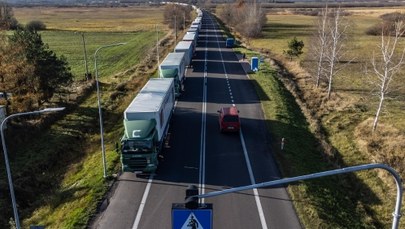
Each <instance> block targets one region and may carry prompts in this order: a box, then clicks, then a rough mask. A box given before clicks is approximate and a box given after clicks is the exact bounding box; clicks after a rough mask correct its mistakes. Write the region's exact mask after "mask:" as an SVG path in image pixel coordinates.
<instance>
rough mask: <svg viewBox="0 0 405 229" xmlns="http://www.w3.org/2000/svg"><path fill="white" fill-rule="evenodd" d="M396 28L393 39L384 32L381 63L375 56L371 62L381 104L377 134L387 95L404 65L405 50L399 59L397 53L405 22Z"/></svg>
mask: <svg viewBox="0 0 405 229" xmlns="http://www.w3.org/2000/svg"><path fill="white" fill-rule="evenodd" d="M394 28H395V31H394V35H393V38H391V35H390V34H388V35H384V29H383V30H382V32H381V44H380V45H379V46H378V47H379V51H380V52H381V54H380V55H381V56H380V57H379V61H377V60H376V57H375V55H374V54H373V59H372V62H371V64H372V66H373V69H374V74H375V75H376V78H375V79H374V80H372V81H371V83H372V84H375V85H376V86H377V87H378V97H379V103H378V107H377V111H376V114H375V116H374V121H373V127H372V130H373V132H375V131H376V129H377V125H378V120H379V118H380V115H381V111H382V109H383V104H384V101H385V98H386V95H387V94H388V93H389V92H390V90H391V85H392V82H393V81H394V77H395V76H396V75H397V73H398V72H399V71H400V70H401V67H402V65H403V64H404V55H405V48H404V49H403V50H402V52H401V53H400V54H399V57H397V55H396V53H398V52H397V45H398V42H399V40H400V39H401V38H402V36H403V35H404V33H405V24H404V22H403V21H397V22H395V27H394ZM391 39H393V40H391Z"/></svg>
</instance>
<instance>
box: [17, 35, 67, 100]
mask: <svg viewBox="0 0 405 229" xmlns="http://www.w3.org/2000/svg"><path fill="white" fill-rule="evenodd" d="M10 42H11V44H12V46H14V47H21V48H22V49H23V51H22V53H23V55H24V56H25V59H26V60H27V61H28V63H29V64H31V65H32V66H33V68H34V70H33V72H32V73H31V74H30V75H29V76H26V77H29V80H28V81H29V82H30V83H31V84H32V87H31V88H30V92H31V93H33V94H35V95H36V99H37V105H38V106H40V105H41V104H42V103H44V102H46V101H49V99H50V98H51V97H52V96H53V95H54V93H55V92H56V91H57V89H58V88H60V87H62V86H66V85H68V84H69V83H71V81H72V78H73V75H72V74H71V72H70V67H69V66H68V63H67V61H66V58H65V57H64V56H62V57H60V58H58V57H57V56H56V54H55V53H54V52H53V51H52V50H50V49H49V47H48V45H47V44H44V43H43V41H42V38H41V35H40V34H39V33H37V31H35V30H29V29H18V30H16V31H15V32H14V34H13V35H12V36H11V37H10Z"/></svg>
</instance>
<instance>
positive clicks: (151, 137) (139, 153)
mask: <svg viewBox="0 0 405 229" xmlns="http://www.w3.org/2000/svg"><path fill="white" fill-rule="evenodd" d="M174 102H175V95H174V79H165V78H153V79H150V80H149V81H148V82H147V83H146V84H145V86H144V87H143V88H142V89H141V91H140V92H139V93H138V95H137V96H136V97H135V98H134V99H133V100H132V102H131V104H130V105H129V106H128V107H127V109H126V110H125V111H124V128H125V132H124V136H123V137H122V139H121V164H122V170H123V171H124V172H143V173H153V172H155V170H156V168H157V166H158V158H159V154H160V153H161V150H162V146H163V143H164V141H165V138H166V135H167V132H168V130H169V123H170V118H171V116H172V114H173V109H174Z"/></svg>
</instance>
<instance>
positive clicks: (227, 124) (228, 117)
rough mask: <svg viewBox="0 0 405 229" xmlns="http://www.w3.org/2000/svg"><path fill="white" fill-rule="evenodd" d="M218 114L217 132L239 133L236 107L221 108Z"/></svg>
mask: <svg viewBox="0 0 405 229" xmlns="http://www.w3.org/2000/svg"><path fill="white" fill-rule="evenodd" d="M218 113H219V130H220V131H221V132H239V130H240V120H239V111H238V109H237V108H236V107H222V108H221V109H220V110H218Z"/></svg>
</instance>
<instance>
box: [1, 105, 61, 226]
mask: <svg viewBox="0 0 405 229" xmlns="http://www.w3.org/2000/svg"><path fill="white" fill-rule="evenodd" d="M64 109H65V108H64V107H58V108H46V109H43V110H39V111H31V112H24V113H16V114H12V115H9V116H7V117H6V118H5V119H4V120H3V121H2V122H1V125H0V131H1V144H2V145H3V153H4V161H5V163H6V172H7V178H8V186H9V188H10V195H11V202H12V205H13V212H14V220H15V225H16V227H17V229H20V228H21V226H20V219H19V218H18V211H17V203H16V200H15V194H14V186H13V179H12V177H11V170H10V165H9V162H8V156H7V147H6V140H5V137H4V131H3V130H4V125H5V124H6V122H7V120H8V119H10V118H13V117H17V116H23V115H32V114H40V113H45V112H55V111H61V110H64Z"/></svg>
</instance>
